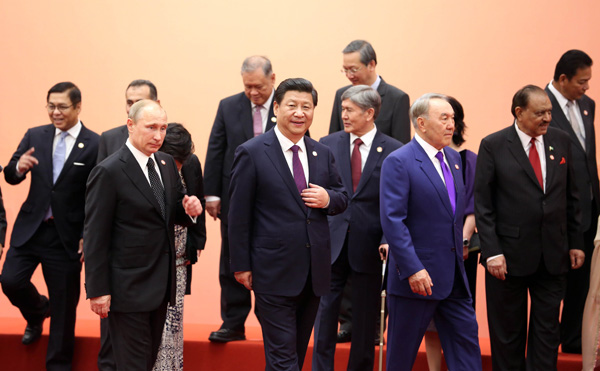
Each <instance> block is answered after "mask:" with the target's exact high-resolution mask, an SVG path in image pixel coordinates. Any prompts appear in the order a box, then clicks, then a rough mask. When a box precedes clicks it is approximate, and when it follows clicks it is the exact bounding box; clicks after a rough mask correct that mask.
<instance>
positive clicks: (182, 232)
mask: <svg viewBox="0 0 600 371" xmlns="http://www.w3.org/2000/svg"><path fill="white" fill-rule="evenodd" d="M179 176H180V177H181V182H182V183H183V187H184V189H185V188H186V185H185V181H184V180H183V176H181V171H180V172H179ZM186 243H187V228H185V227H182V226H180V225H175V248H176V250H177V251H176V256H177V259H176V261H175V264H176V266H177V268H176V270H177V293H176V299H175V305H174V306H169V307H167V319H166V321H165V327H164V329H163V334H162V340H161V343H160V348H159V349H158V356H157V357H156V362H155V363H154V368H153V369H152V370H155V371H171V370H183V297H184V296H185V283H186V280H187V269H186V265H187V264H188V263H189V262H188V260H186V259H185V248H186Z"/></svg>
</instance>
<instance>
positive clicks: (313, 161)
mask: <svg viewBox="0 0 600 371" xmlns="http://www.w3.org/2000/svg"><path fill="white" fill-rule="evenodd" d="M304 145H305V146H306V157H307V158H308V179H307V180H308V183H314V184H316V182H317V174H318V170H319V161H318V160H319V154H320V155H321V156H325V154H324V153H318V152H317V151H316V150H315V143H314V142H313V141H312V140H311V139H310V138H308V137H304ZM295 184H296V183H295V182H294V185H295ZM302 206H303V207H304V209H305V210H306V209H307V208H306V205H305V204H304V201H303V202H302ZM311 211H312V208H308V210H307V212H308V215H309V216H310V213H311Z"/></svg>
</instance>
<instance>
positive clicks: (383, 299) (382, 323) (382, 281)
mask: <svg viewBox="0 0 600 371" xmlns="http://www.w3.org/2000/svg"><path fill="white" fill-rule="evenodd" d="M379 251H380V252H383V251H384V250H383V249H380V250H379ZM386 266H387V251H386V254H385V259H383V265H382V267H381V286H382V287H381V321H380V323H379V371H383V328H384V326H385V322H384V321H385V296H386V292H385V286H384V285H385V271H386Z"/></svg>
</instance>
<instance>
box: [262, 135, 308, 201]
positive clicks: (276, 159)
mask: <svg viewBox="0 0 600 371" xmlns="http://www.w3.org/2000/svg"><path fill="white" fill-rule="evenodd" d="M265 135H266V136H267V138H265V153H266V155H267V157H269V159H270V160H271V162H272V163H273V166H274V167H275V169H276V170H277V172H278V173H279V176H281V178H282V179H283V182H284V183H285V185H286V186H287V187H288V189H289V191H290V193H291V194H292V197H293V198H294V200H295V201H296V203H298V206H300V207H301V208H302V210H304V211H305V212H306V205H304V202H303V201H302V198H300V193H298V188H297V187H296V183H295V182H294V176H293V175H292V173H291V172H290V168H289V166H288V164H287V162H286V160H285V157H283V151H282V149H281V145H280V144H279V141H278V140H277V137H276V136H275V132H274V131H273V130H271V131H269V132H268V133H266V134H265ZM309 167H310V162H309ZM309 179H310V175H309Z"/></svg>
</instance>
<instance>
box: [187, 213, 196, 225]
mask: <svg viewBox="0 0 600 371" xmlns="http://www.w3.org/2000/svg"><path fill="white" fill-rule="evenodd" d="M188 216H189V217H190V219H191V220H192V223H194V224H196V221H197V220H198V217H197V216H190V215H188Z"/></svg>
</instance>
